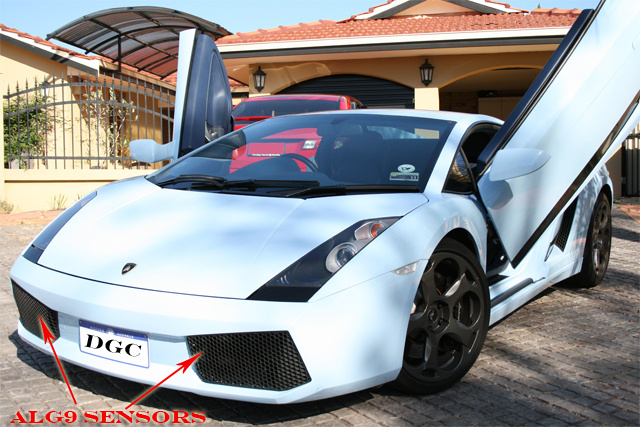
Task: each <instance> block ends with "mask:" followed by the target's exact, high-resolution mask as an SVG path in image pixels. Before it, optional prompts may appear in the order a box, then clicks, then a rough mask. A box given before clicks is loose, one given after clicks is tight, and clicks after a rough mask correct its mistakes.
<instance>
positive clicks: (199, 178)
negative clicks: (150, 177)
mask: <svg viewBox="0 0 640 427" xmlns="http://www.w3.org/2000/svg"><path fill="white" fill-rule="evenodd" d="M183 182H190V183H192V186H193V185H194V184H203V185H206V186H208V187H216V188H222V187H224V185H225V184H226V183H227V180H226V179H225V178H222V177H220V176H211V175H200V174H198V175H180V176H178V177H176V178H172V179H168V180H166V181H160V182H156V183H155V184H156V185H157V186H159V187H165V186H167V185H173V184H180V183H183Z"/></svg>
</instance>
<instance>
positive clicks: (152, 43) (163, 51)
mask: <svg viewBox="0 0 640 427" xmlns="http://www.w3.org/2000/svg"><path fill="white" fill-rule="evenodd" d="M191 28H195V29H197V30H198V31H199V32H200V33H203V34H207V35H209V36H210V37H212V38H213V39H214V40H216V39H218V38H220V37H223V36H227V35H230V34H231V33H230V32H229V31H227V30H225V29H224V28H222V27H221V26H219V25H218V24H214V23H213V22H209V21H206V20H204V19H202V18H198V17H197V16H193V15H188V14H186V13H182V12H180V11H177V10H172V9H166V8H161V7H122V8H115V9H107V10H103V11H100V12H95V13H92V14H90V15H86V16H83V17H82V18H79V19H76V20H75V21H73V22H71V23H69V24H67V25H65V26H63V27H62V28H59V29H57V30H56V31H54V32H53V33H51V34H48V35H47V40H49V39H55V40H58V41H61V42H63V43H67V44H69V45H72V46H75V47H77V48H80V49H83V50H85V51H86V52H87V53H89V52H91V53H95V54H98V55H102V56H104V57H107V58H109V59H111V60H113V61H115V62H119V63H122V64H127V65H129V66H131V67H134V68H136V69H137V70H138V71H146V72H149V73H152V74H154V75H156V76H158V77H160V78H165V77H167V76H169V75H171V74H172V73H174V72H175V71H176V70H177V68H178V39H179V37H178V34H179V33H180V32H181V31H183V30H187V29H191Z"/></svg>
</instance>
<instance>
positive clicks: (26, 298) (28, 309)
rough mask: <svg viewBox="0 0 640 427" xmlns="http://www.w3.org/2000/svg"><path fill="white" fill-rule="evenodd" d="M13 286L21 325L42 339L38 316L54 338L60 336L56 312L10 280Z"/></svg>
mask: <svg viewBox="0 0 640 427" xmlns="http://www.w3.org/2000/svg"><path fill="white" fill-rule="evenodd" d="M11 286H12V287H13V298H14V299H15V300H16V305H17V306H18V312H19V313H20V321H21V322H22V326H24V327H25V329H26V330H27V331H29V332H31V333H32V334H33V335H35V336H37V337H40V338H41V339H44V338H43V336H42V327H41V326H40V316H42V320H44V322H45V323H46V324H47V327H48V328H49V330H50V331H51V333H52V334H53V336H54V338H56V339H57V338H58V337H59V336H60V329H59V328H58V312H56V311H55V310H52V309H50V308H49V307H47V306H46V305H44V304H43V303H41V302H40V301H38V300H37V299H35V298H34V297H32V296H31V295H29V293H27V291H25V290H24V289H22V288H21V287H20V286H18V284H17V283H16V282H14V281H13V280H12V281H11Z"/></svg>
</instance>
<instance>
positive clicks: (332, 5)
mask: <svg viewBox="0 0 640 427" xmlns="http://www.w3.org/2000/svg"><path fill="white" fill-rule="evenodd" d="M385 1H386V0H106V1H98V0H0V23H2V24H4V25H6V26H7V27H10V28H15V29H17V30H19V31H23V32H25V33H28V34H31V35H32V36H38V37H42V38H46V37H47V34H49V33H52V32H54V31H55V30H57V29H58V28H60V27H62V26H64V25H66V24H68V23H70V22H72V21H74V20H76V19H79V18H81V17H83V16H84V15H88V14H91V13H94V12H99V11H101V10H104V9H112V8H117V7H128V6H157V7H165V8H170V9H176V10H179V11H181V12H184V13H188V14H191V15H195V16H198V17H200V18H203V19H206V20H207V21H211V22H214V23H216V24H218V25H220V26H222V27H223V28H226V29H227V30H228V31H230V32H232V33H237V32H248V31H255V30H257V29H261V28H262V29H266V28H274V27H277V26H279V25H294V24H298V23H301V22H314V21H318V20H320V19H331V20H334V21H340V20H343V19H347V18H349V17H351V16H352V15H355V14H357V13H362V12H366V11H367V10H368V9H369V8H370V7H373V6H377V5H380V4H383V3H385ZM502 1H503V2H505V3H509V4H511V6H512V7H516V8H520V9H526V10H531V9H535V8H536V7H538V5H540V6H541V7H543V8H549V9H551V8H554V7H557V8H560V9H574V8H578V9H589V8H594V7H596V6H597V5H598V2H599V0H502ZM53 42H54V43H57V42H56V41H55V40H53Z"/></svg>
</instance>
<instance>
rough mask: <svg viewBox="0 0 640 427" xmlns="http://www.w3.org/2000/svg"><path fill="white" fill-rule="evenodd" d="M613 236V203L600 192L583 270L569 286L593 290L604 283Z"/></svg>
mask: <svg viewBox="0 0 640 427" xmlns="http://www.w3.org/2000/svg"><path fill="white" fill-rule="evenodd" d="M611 234H612V233H611V202H610V201H609V197H608V196H607V195H606V194H605V193H604V192H600V194H599V195H598V199H597V200H596V204H595V206H594V207H593V212H592V213H591V219H590V221H589V230H588V231H587V241H586V243H585V247H584V254H583V258H582V268H581V269H580V272H579V273H578V274H576V275H575V276H572V277H570V278H569V279H568V280H567V284H568V285H569V286H571V287H574V288H593V287H595V286H597V285H599V284H600V282H602V279H604V275H605V274H606V272H607V267H608V266H609V256H610V254H611Z"/></svg>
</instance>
